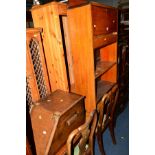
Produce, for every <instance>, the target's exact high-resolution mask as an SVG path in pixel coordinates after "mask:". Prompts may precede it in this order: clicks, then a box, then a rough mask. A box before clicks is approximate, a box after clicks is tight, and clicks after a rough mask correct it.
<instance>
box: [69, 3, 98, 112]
mask: <svg viewBox="0 0 155 155" xmlns="http://www.w3.org/2000/svg"><path fill="white" fill-rule="evenodd" d="M68 23H69V35H70V41H71V51H72V56H73V71H74V78H75V91H74V92H75V93H78V94H81V95H84V96H86V100H85V107H86V110H87V111H89V112H90V111H92V110H93V109H94V108H96V102H95V81H94V78H95V77H94V58H93V55H94V53H93V52H94V51H93V34H92V20H91V6H90V5H86V6H82V7H78V8H74V9H69V10H68Z"/></svg>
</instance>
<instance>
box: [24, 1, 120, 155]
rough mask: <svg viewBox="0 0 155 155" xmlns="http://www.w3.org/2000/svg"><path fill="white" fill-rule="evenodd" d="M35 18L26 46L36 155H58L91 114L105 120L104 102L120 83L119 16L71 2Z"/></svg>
mask: <svg viewBox="0 0 155 155" xmlns="http://www.w3.org/2000/svg"><path fill="white" fill-rule="evenodd" d="M31 13H32V18H33V24H34V27H35V28H34V29H28V30H27V40H26V41H27V53H26V56H27V69H26V71H27V73H26V84H27V85H26V86H27V88H26V89H27V94H26V95H27V105H28V106H29V113H30V115H29V116H30V118H31V122H29V124H31V123H32V129H33V131H32V132H33V133H32V135H33V136H34V141H35V148H36V152H37V154H38V155H39V154H51V155H52V154H59V151H60V152H61V150H63V149H62V148H64V146H65V143H66V141H67V138H68V136H69V135H70V133H71V132H72V131H73V130H74V129H76V128H78V127H79V126H80V125H82V124H83V123H84V122H85V121H86V122H89V118H90V113H91V112H92V111H94V110H96V109H98V114H100V110H101V109H100V107H102V106H101V104H102V103H101V101H102V98H103V96H104V95H105V94H107V93H108V92H111V90H113V88H114V86H115V85H116V83H117V82H118V76H117V73H118V62H117V60H118V59H117V58H118V56H117V42H118V39H117V37H118V27H117V24H118V11H117V9H116V8H113V7H109V6H105V5H103V4H99V3H95V2H89V1H86V0H81V1H76V3H75V1H72V0H71V1H70V3H68V6H67V4H64V3H58V2H50V3H47V4H44V5H36V6H33V7H32V9H31ZM38 27H39V28H38ZM111 109H113V108H111ZM85 110H86V114H85ZM85 115H86V116H85ZM95 117H96V116H95ZM91 120H92V119H91ZM96 121H97V117H96ZM90 122H91V121H90ZM86 126H87V123H86ZM93 128H94V129H93V134H94V132H95V125H94V126H93ZM79 129H81V128H79ZM82 129H83V128H82ZM63 131H64V132H65V134H64V135H63ZM87 131H88V130H84V132H87ZM96 132H97V131H96ZM100 134H101V133H100ZM91 136H92V135H91ZM92 137H93V136H92ZM91 142H92V141H91ZM29 143H30V147H31V141H29ZM85 144H86V143H85ZM90 149H92V147H91V148H90ZM32 152H33V151H32Z"/></svg>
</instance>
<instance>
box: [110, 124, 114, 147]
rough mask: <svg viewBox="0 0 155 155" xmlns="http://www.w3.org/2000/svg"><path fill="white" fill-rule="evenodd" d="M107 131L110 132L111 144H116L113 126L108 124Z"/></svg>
mask: <svg viewBox="0 0 155 155" xmlns="http://www.w3.org/2000/svg"><path fill="white" fill-rule="evenodd" d="M109 130H110V135H111V138H112V142H113V144H116V138H115V132H114V125H113V123H110V124H109Z"/></svg>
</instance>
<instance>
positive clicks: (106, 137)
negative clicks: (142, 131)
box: [95, 104, 129, 155]
mask: <svg viewBox="0 0 155 155" xmlns="http://www.w3.org/2000/svg"><path fill="white" fill-rule="evenodd" d="M115 136H116V142H117V144H116V145H113V143H112V139H111V136H110V132H109V130H108V129H107V130H106V131H105V133H104V134H103V142H104V149H105V152H106V155H129V104H127V106H126V108H125V109H124V111H123V112H122V113H121V114H120V115H119V116H118V118H117V121H116V128H115ZM95 155H100V152H99V148H98V144H97V141H96V140H95Z"/></svg>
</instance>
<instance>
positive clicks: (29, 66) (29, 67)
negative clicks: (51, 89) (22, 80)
mask: <svg viewBox="0 0 155 155" xmlns="http://www.w3.org/2000/svg"><path fill="white" fill-rule="evenodd" d="M26 77H27V79H28V83H29V87H30V90H31V95H32V101H33V102H36V101H38V100H39V99H40V95H39V90H38V86H37V81H36V77H35V73H34V68H33V63H32V60H31V56H30V53H29V45H28V42H26Z"/></svg>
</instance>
